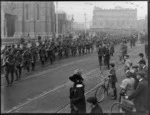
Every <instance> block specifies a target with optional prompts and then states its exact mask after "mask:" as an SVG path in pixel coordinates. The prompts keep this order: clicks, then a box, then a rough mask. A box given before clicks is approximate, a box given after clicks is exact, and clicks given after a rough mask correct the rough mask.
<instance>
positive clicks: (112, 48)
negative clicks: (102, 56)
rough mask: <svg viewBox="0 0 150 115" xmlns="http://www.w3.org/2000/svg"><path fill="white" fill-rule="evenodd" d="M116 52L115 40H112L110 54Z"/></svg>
mask: <svg viewBox="0 0 150 115" xmlns="http://www.w3.org/2000/svg"><path fill="white" fill-rule="evenodd" d="M114 52H115V49H114V44H113V42H111V44H110V56H113V54H114Z"/></svg>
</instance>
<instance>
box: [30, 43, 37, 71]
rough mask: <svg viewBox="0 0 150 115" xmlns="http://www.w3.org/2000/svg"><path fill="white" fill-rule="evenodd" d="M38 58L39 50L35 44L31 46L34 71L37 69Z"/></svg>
mask: <svg viewBox="0 0 150 115" xmlns="http://www.w3.org/2000/svg"><path fill="white" fill-rule="evenodd" d="M37 58H38V52H37V49H36V48H35V47H34V46H33V47H32V48H31V66H32V71H34V69H35V64H36V60H37Z"/></svg>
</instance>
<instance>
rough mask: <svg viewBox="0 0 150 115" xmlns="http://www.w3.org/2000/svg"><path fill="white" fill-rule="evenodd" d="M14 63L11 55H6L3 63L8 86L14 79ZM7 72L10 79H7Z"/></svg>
mask: <svg viewBox="0 0 150 115" xmlns="http://www.w3.org/2000/svg"><path fill="white" fill-rule="evenodd" d="M14 63H15V60H14V58H13V55H8V56H7V57H6V60H5V63H4V65H3V67H4V69H5V78H6V81H7V85H8V86H9V85H11V84H12V83H13V81H14ZM9 73H10V74H11V81H10V80H9Z"/></svg>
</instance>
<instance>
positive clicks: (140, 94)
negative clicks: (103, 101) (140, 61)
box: [125, 72, 148, 115]
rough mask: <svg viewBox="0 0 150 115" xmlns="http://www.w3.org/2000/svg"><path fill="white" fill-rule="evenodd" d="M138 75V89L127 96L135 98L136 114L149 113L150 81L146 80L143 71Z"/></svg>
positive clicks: (143, 114) (130, 98)
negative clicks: (149, 93) (149, 86)
mask: <svg viewBox="0 0 150 115" xmlns="http://www.w3.org/2000/svg"><path fill="white" fill-rule="evenodd" d="M136 77H137V79H138V80H139V83H138V85H137V88H136V90H135V91H134V92H133V93H132V94H131V95H129V96H125V98H126V99H129V100H132V99H134V101H133V102H134V105H135V108H136V114H138V115H148V82H147V80H145V77H144V73H143V72H138V73H137V76H136Z"/></svg>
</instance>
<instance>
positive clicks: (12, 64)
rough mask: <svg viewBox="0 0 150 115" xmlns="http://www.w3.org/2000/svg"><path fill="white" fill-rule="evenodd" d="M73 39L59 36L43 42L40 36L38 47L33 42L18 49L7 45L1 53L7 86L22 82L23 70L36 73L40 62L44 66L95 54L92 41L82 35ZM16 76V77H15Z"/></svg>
mask: <svg viewBox="0 0 150 115" xmlns="http://www.w3.org/2000/svg"><path fill="white" fill-rule="evenodd" d="M72 38H73V37H72V36H71V35H70V36H67V37H64V36H59V37H58V38H57V39H52V40H48V39H46V40H45V41H44V42H43V41H42V40H41V36H39V37H38V39H39V41H38V44H39V45H38V46H37V45H36V42H31V44H32V45H31V46H30V47H28V45H27V43H23V44H17V47H15V44H12V45H6V46H5V48H4V49H3V51H2V52H1V57H2V58H1V61H2V62H3V64H2V66H1V67H2V68H1V70H4V71H3V72H4V77H5V78H6V81H7V86H11V85H12V84H13V82H14V81H18V80H20V78H21V75H22V69H23V68H24V69H25V70H27V73H28V72H30V68H31V70H32V71H34V70H35V66H36V65H39V62H41V65H42V66H43V65H45V63H49V62H50V63H51V64H53V62H54V61H56V60H61V59H63V58H69V57H71V56H74V57H75V56H77V55H79V56H81V55H85V54H88V53H92V52H93V41H92V39H87V37H85V36H84V35H80V36H79V38H77V39H72ZM20 46H22V47H20ZM9 74H10V78H9ZM14 74H15V75H16V77H14ZM15 78H16V79H15Z"/></svg>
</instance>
